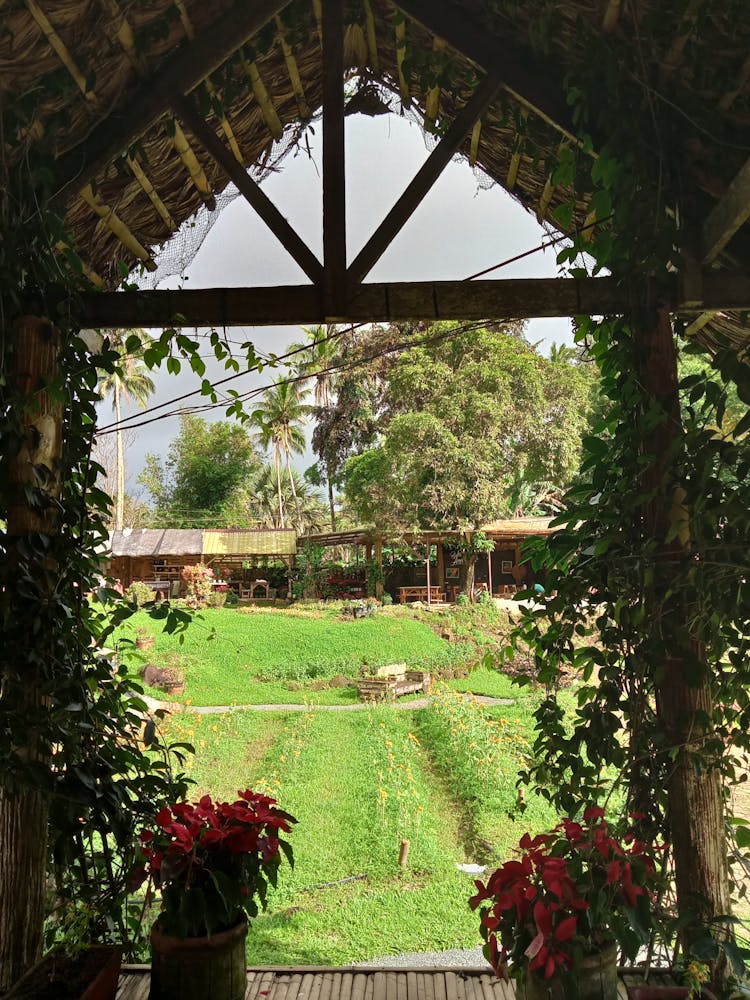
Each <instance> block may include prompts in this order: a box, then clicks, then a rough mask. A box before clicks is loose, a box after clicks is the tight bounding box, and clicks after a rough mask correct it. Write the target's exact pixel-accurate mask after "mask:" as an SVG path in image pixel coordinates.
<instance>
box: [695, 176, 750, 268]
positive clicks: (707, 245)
mask: <svg viewBox="0 0 750 1000" xmlns="http://www.w3.org/2000/svg"><path fill="white" fill-rule="evenodd" d="M748 219H750V159H748V160H747V161H746V162H745V164H744V166H743V167H742V168H741V169H740V171H739V172H738V174H737V176H736V177H735V178H734V180H733V181H732V183H731V184H730V185H729V187H728V188H727V190H726V192H725V193H724V196H723V197H722V198H721V199H720V200H719V201H718V203H717V204H716V205H714V207H713V208H712V209H711V211H710V212H709V214H708V216H707V218H706V220H705V222H704V223H703V229H702V232H701V236H702V240H703V263H704V264H710V263H711V262H712V261H714V260H716V258H717V257H718V256H719V254H720V253H721V251H722V250H723V249H724V247H725V246H726V245H727V243H729V241H730V240H731V238H732V237H733V236H734V234H735V233H736V232H737V230H738V229H739V228H740V227H741V226H744V224H745V223H746V222H747V220H748Z"/></svg>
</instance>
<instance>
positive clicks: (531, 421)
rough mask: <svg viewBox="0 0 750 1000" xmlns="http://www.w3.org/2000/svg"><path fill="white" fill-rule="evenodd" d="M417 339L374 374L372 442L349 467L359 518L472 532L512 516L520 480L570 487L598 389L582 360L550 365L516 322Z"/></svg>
mask: <svg viewBox="0 0 750 1000" xmlns="http://www.w3.org/2000/svg"><path fill="white" fill-rule="evenodd" d="M411 340H412V343H411V346H408V347H407V349H406V350H403V351H401V352H399V353H398V355H397V356H395V357H392V358H391V360H390V362H389V364H388V365H387V366H386V369H385V370H384V371H383V370H382V369H381V371H380V372H379V373H378V376H377V380H376V381H377V383H378V385H377V401H376V403H375V405H373V401H372V397H371V399H370V401H369V402H370V405H369V409H368V412H367V414H366V416H367V419H369V420H372V424H373V430H372V443H371V444H370V446H369V447H365V448H364V449H363V450H362V451H361V452H360V453H359V454H355V455H353V456H352V457H350V458H349V459H348V460H347V461H346V464H345V466H344V470H343V477H344V482H345V491H346V497H347V500H348V501H349V503H350V504H351V506H352V507H353V509H354V510H355V512H356V513H357V515H358V516H359V517H360V518H361V519H362V520H364V521H367V522H369V523H375V524H378V525H383V526H398V527H402V528H412V527H432V526H436V527H440V526H442V527H446V528H455V529H460V530H471V529H476V528H477V527H479V526H480V525H481V524H483V523H485V522H487V521H488V520H491V519H492V518H496V517H498V516H502V515H503V514H505V513H508V512H509V508H510V506H511V505H512V496H513V495H514V492H517V488H518V483H519V481H523V482H526V483H537V482H544V483H546V484H552V485H563V484H565V483H566V482H567V481H569V479H570V478H571V477H572V475H573V474H574V473H575V471H576V468H577V465H578V459H579V453H580V445H581V437H582V434H583V432H584V429H585V428H586V426H587V421H588V411H589V399H590V395H591V387H592V382H593V377H592V375H591V374H589V370H588V368H587V366H585V365H581V364H579V363H577V360H578V359H577V357H575V358H573V359H571V360H568V359H567V358H563V359H554V360H547V359H545V358H543V357H542V356H540V355H539V354H538V353H537V352H536V351H535V350H534V348H533V347H532V346H531V345H530V344H529V343H528V342H527V341H526V339H525V338H524V336H523V327H522V325H520V324H512V325H511V324H507V325H505V326H503V327H492V328H489V327H487V326H483V327H479V326H476V327H471V328H464V327H460V326H458V325H457V324H435V325H433V326H432V327H430V328H429V329H428V330H427V331H426V332H424V331H419V332H416V333H412V334H411ZM571 362H574V363H571ZM363 385H366V380H364V379H362V380H360V386H363ZM376 407H377V408H379V412H374V409H375V408H376Z"/></svg>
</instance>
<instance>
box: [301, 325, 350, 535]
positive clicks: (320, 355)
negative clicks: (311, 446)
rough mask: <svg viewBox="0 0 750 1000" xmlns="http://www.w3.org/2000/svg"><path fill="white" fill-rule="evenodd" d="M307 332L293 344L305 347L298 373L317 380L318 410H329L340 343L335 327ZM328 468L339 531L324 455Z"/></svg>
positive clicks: (331, 505)
mask: <svg viewBox="0 0 750 1000" xmlns="http://www.w3.org/2000/svg"><path fill="white" fill-rule="evenodd" d="M302 329H303V332H304V333H306V334H307V339H308V343H307V344H294V345H292V348H291V350H295V349H300V348H303V347H304V348H305V349H304V350H301V351H300V355H299V361H298V362H297V372H298V374H299V375H303V376H305V377H306V378H309V379H314V380H315V385H314V389H313V394H314V399H315V409H316V410H317V411H318V413H320V411H327V410H329V409H330V406H331V391H332V389H333V372H332V371H331V368H332V366H333V365H334V364H335V363H336V362H337V361H338V360H339V357H340V353H339V343H338V338H337V335H336V327H335V326H314V327H311V328H307V327H303V328H302ZM321 457H322V458H323V462H324V464H325V467H326V481H327V483H328V506H329V508H330V512H331V531H335V530H336V508H335V505H334V502H333V483H332V481H331V477H332V470H331V462H330V458H329V457H328V456H325V455H323V456H321Z"/></svg>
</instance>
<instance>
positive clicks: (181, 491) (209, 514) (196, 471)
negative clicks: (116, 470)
mask: <svg viewBox="0 0 750 1000" xmlns="http://www.w3.org/2000/svg"><path fill="white" fill-rule="evenodd" d="M260 464H261V460H260V456H259V455H258V453H257V451H256V449H255V445H254V444H253V441H252V438H251V437H250V435H249V434H248V432H247V430H246V429H245V428H244V427H243V426H242V425H241V424H239V423H234V422H232V421H226V420H220V421H217V422H216V423H209V422H208V421H206V420H203V419H202V418H201V417H196V416H194V415H192V414H187V413H185V414H182V415H181V416H180V430H179V433H178V435H177V437H176V438H175V439H174V440H173V441H172V442H171V444H170V446H169V451H168V454H167V459H166V461H165V462H164V463H162V461H161V459H160V458H159V457H157V456H156V455H153V454H149V455H147V456H146V468H145V470H144V472H143V473H142V474H141V476H140V480H139V481H140V482H141V483H142V484H143V485H144V486H145V487H146V489H147V490H148V491H149V493H150V494H151V496H152V497H153V499H154V501H155V513H154V523H155V524H157V525H160V526H161V525H164V526H169V527H182V528H191V527H227V526H228V525H226V523H225V521H226V518H225V512H226V508H227V506H228V505H230V504H231V503H232V500H233V496H234V495H235V494H236V493H237V492H238V491H240V490H242V489H243V488H244V487H245V486H246V485H247V483H248V482H249V480H250V479H251V478H252V477H253V476H254V475H255V474H256V473H257V471H258V469H259V468H260Z"/></svg>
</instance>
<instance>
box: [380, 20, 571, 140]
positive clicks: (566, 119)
mask: <svg viewBox="0 0 750 1000" xmlns="http://www.w3.org/2000/svg"><path fill="white" fill-rule="evenodd" d="M396 4H397V6H398V7H400V9H401V10H402V11H404V13H406V14H408V15H409V16H410V17H412V18H414V20H415V21H419V23H420V24H421V25H422V26H423V27H424V28H426V29H427V30H428V31H429V32H431V33H432V34H433V35H439V36H440V37H441V38H445V39H450V44H451V46H452V47H453V48H455V49H457V50H458V51H459V52H462V53H463V54H464V55H465V56H466V57H467V58H468V59H470V60H471V61H472V62H473V63H475V64H476V65H477V66H480V67H481V68H482V69H484V70H485V71H486V72H487V73H494V74H496V75H497V76H498V78H499V79H500V81H501V85H502V87H503V88H504V89H505V90H506V91H508V93H509V94H511V96H512V97H514V98H515V100H517V101H518V102H519V104H521V105H522V106H524V107H525V108H527V109H528V110H530V111H533V112H534V114H536V115H539V116H540V117H541V118H542V119H544V121H546V122H547V123H548V124H549V125H552V126H553V127H554V128H555V129H557V130H558V131H560V132H562V133H563V135H565V136H567V137H568V138H569V139H570V140H571V142H574V143H576V144H579V138H578V134H577V129H576V126H575V125H574V123H573V119H572V117H571V112H570V108H569V107H568V105H567V103H566V101H565V97H564V92H563V87H562V79H563V73H562V72H561V71H560V72H558V73H555V72H554V71H553V72H550V67H551V66H552V57H550V56H548V57H546V58H545V60H544V63H543V64H540V63H537V62H536V61H535V60H531V59H529V57H528V54H525V53H524V52H523V51H522V50H520V49H519V47H518V46H517V45H511V44H508V45H503V44H502V39H500V38H498V37H497V36H495V35H491V34H489V33H488V32H487V30H486V28H482V27H481V26H480V25H478V24H476V23H475V22H474V21H472V19H471V17H470V16H469V14H468V13H467V12H466V11H463V10H459V9H458V8H456V7H455V6H453V5H452V4H449V3H447V2H446V0H396ZM550 80H551V81H552V84H553V85H552V86H550V84H549V82H548V81H550ZM557 84H559V85H557Z"/></svg>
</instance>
